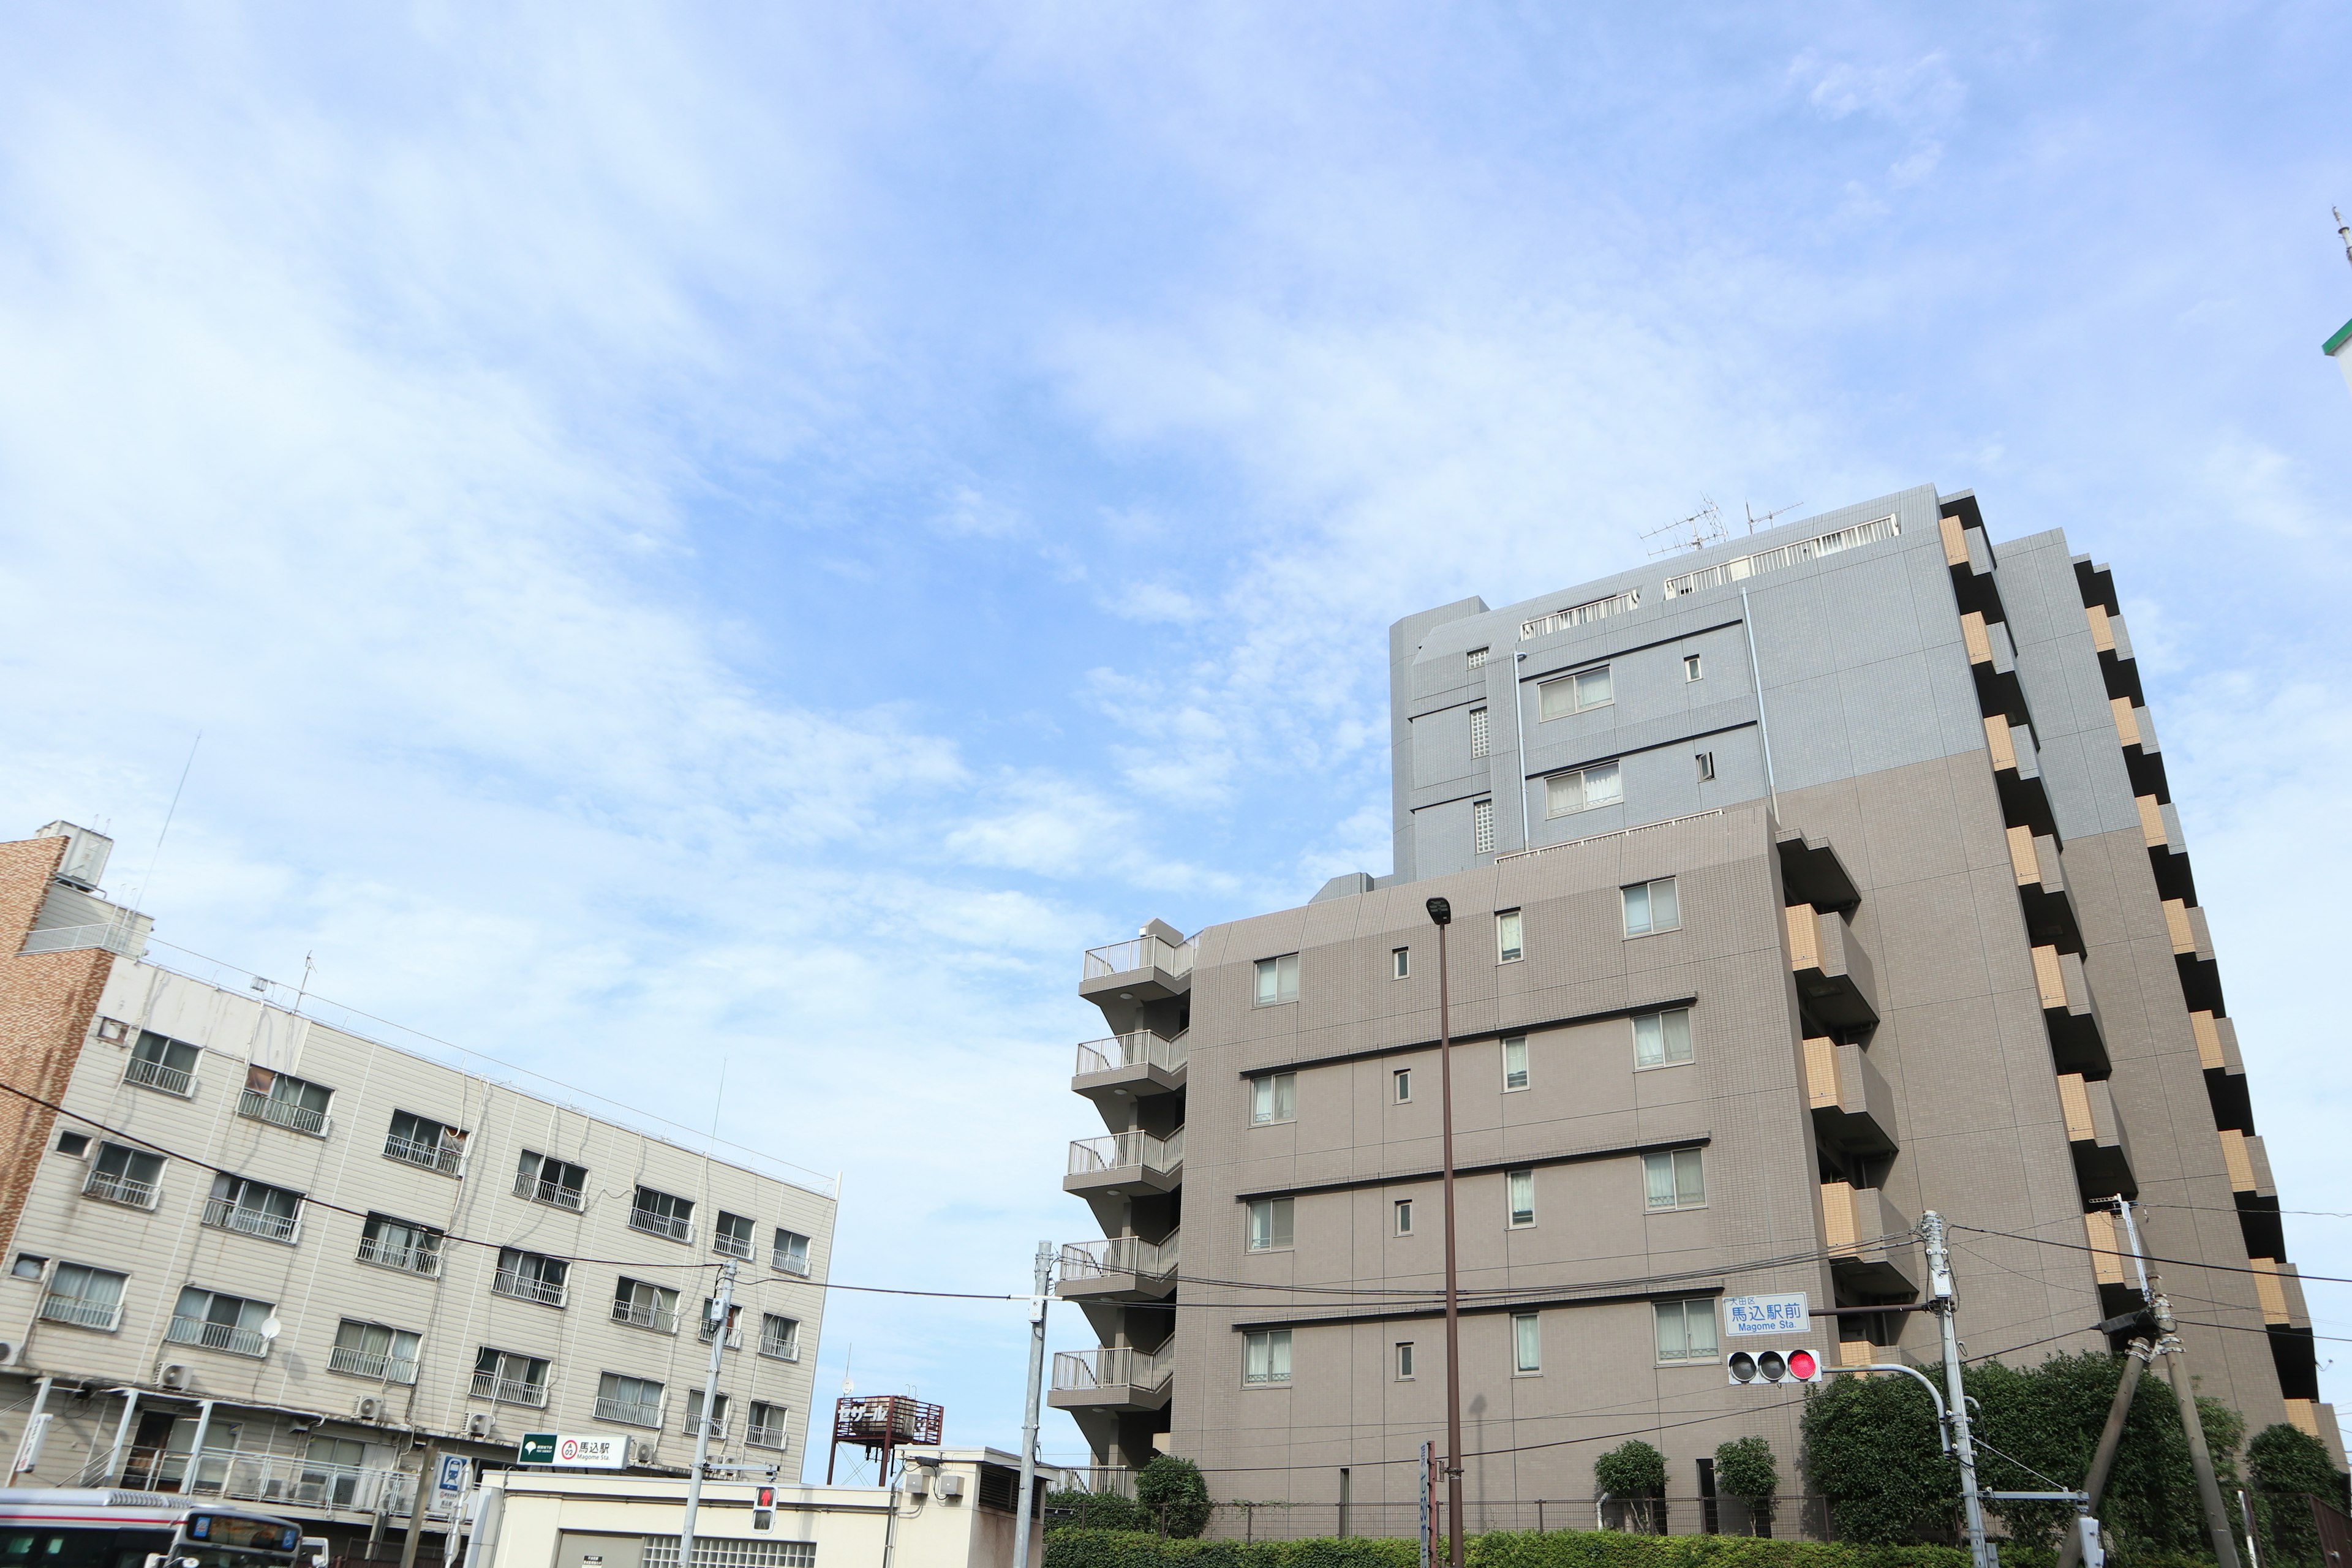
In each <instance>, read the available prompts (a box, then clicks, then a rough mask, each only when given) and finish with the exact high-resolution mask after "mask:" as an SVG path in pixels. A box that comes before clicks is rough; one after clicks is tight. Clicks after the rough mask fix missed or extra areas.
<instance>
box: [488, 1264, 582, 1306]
mask: <svg viewBox="0 0 2352 1568" xmlns="http://www.w3.org/2000/svg"><path fill="white" fill-rule="evenodd" d="M490 1289H492V1290H494V1291H496V1292H498V1294H499V1295H501V1296H512V1297H513V1298H514V1299H515V1300H518V1301H536V1302H538V1303H539V1304H540V1305H541V1306H542V1307H561V1306H562V1305H563V1298H564V1295H565V1291H564V1288H563V1287H562V1286H561V1285H556V1284H551V1283H550V1282H549V1281H547V1280H545V1279H533V1278H532V1277H531V1276H530V1275H528V1274H518V1273H515V1272H514V1271H513V1270H511V1269H507V1268H501V1269H499V1271H498V1272H497V1273H496V1274H494V1275H492V1276H491V1277H490Z"/></svg>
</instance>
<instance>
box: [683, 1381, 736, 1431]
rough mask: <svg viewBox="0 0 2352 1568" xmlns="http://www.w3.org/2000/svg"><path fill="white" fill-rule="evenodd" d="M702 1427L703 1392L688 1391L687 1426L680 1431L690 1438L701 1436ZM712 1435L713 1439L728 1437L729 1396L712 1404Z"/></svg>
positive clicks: (698, 1390)
mask: <svg viewBox="0 0 2352 1568" xmlns="http://www.w3.org/2000/svg"><path fill="white" fill-rule="evenodd" d="M701 1425H702V1390H700V1389H698V1388H690V1389H688V1390H687V1393H686V1425H685V1426H683V1427H681V1428H680V1430H682V1431H683V1432H685V1434H686V1435H687V1436H689V1437H692V1436H698V1435H699V1433H698V1428H699V1427H700V1426H701ZM710 1435H711V1436H713V1437H724V1436H727V1396H726V1395H725V1394H720V1395H719V1397H718V1398H717V1399H714V1400H712V1401H711V1404H710Z"/></svg>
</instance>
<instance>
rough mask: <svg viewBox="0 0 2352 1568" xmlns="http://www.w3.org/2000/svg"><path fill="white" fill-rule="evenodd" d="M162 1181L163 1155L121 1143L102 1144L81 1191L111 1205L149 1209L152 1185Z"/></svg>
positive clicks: (152, 1195)
mask: <svg viewBox="0 0 2352 1568" xmlns="http://www.w3.org/2000/svg"><path fill="white" fill-rule="evenodd" d="M162 1180H163V1155H161V1154H150V1153H149V1152H147V1151H146V1150H144V1149H130V1148H125V1147H124V1146H123V1145H122V1144H120V1143H101V1144H100V1145H99V1146H98V1158H97V1159H96V1160H95V1161H93V1162H91V1164H90V1169H89V1177H88V1178H87V1179H85V1180H84V1181H83V1183H82V1184H81V1190H82V1191H83V1193H85V1194H88V1195H89V1196H90V1197H93V1198H104V1199H105V1200H106V1201H107V1202H108V1203H110V1204H123V1205H128V1206H129V1207H131V1208H134V1209H152V1208H153V1207H154V1206H155V1185H156V1184H157V1183H158V1182H160V1181H162Z"/></svg>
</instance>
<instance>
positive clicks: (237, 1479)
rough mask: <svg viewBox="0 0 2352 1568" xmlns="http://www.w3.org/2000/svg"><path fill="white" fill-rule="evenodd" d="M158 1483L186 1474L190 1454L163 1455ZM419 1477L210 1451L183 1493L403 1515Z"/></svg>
mask: <svg viewBox="0 0 2352 1568" xmlns="http://www.w3.org/2000/svg"><path fill="white" fill-rule="evenodd" d="M164 1464H165V1467H166V1468H163V1475H162V1477H161V1478H160V1479H167V1480H169V1479H176V1477H177V1476H178V1475H184V1473H185V1471H186V1467H187V1456H186V1455H184V1454H171V1455H166V1456H164ZM413 1479H415V1478H414V1477H413V1476H410V1475H408V1474H406V1473H404V1472H402V1471H398V1470H385V1469H371V1468H363V1467H361V1466H358V1465H330V1464H321V1463H319V1462H318V1461H316V1460H312V1459H306V1458H301V1457H300V1456H299V1455H293V1454H255V1453H247V1452H243V1451H239V1450H236V1449H230V1448H206V1449H205V1453H204V1458H203V1459H202V1460H201V1461H200V1462H198V1464H197V1465H196V1467H195V1475H194V1479H191V1480H189V1481H188V1482H187V1484H186V1486H185V1490H186V1491H187V1492H189V1493H191V1494H194V1495H198V1496H209V1497H218V1498H222V1499H226V1500H234V1501H237V1502H257V1503H264V1504H276V1505H279V1506H285V1505H289V1504H291V1505H298V1506H299V1507H301V1508H303V1509H305V1510H324V1511H327V1512H334V1513H340V1512H351V1513H374V1512H377V1511H379V1510H382V1511H383V1512H386V1513H394V1514H404V1513H406V1512H407V1511H408V1499H409V1493H410V1491H411V1488H410V1486H409V1482H410V1481H412V1480H413Z"/></svg>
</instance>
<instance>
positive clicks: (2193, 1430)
mask: <svg viewBox="0 0 2352 1568" xmlns="http://www.w3.org/2000/svg"><path fill="white" fill-rule="evenodd" d="M2116 1208H2117V1209H2119V1210H2120V1211H2121V1212H2122V1214H2123V1218H2124V1236H2125V1238H2126V1240H2127V1241H2128V1242H2129V1243H2130V1245H2131V1249H2132V1263H2133V1265H2134V1267H2136V1268H2137V1269H2138V1270H2139V1293H2140V1295H2141V1297H2142V1298H2144V1299H2145V1300H2147V1310H2148V1312H2149V1314H2150V1315H2151V1316H2153V1317H2154V1318H2155V1319H2156V1333H2157V1340H2156V1348H2157V1349H2158V1351H2160V1352H2163V1353H2164V1354H2165V1355H2167V1356H2168V1357H2170V1358H2171V1362H2172V1364H2171V1366H2170V1367H2169V1368H2168V1373H2169V1374H2170V1376H2171V1379H2172V1396H2173V1398H2174V1399H2176V1400H2178V1401H2179V1405H2180V1430H2181V1435H2182V1436H2186V1437H2187V1438H2188V1439H2189V1468H2190V1469H2192V1470H2194V1471H2195V1472H2196V1473H2197V1500H2198V1501H2199V1502H2200V1503H2201V1504H2202V1505H2203V1506H2204V1509H2205V1534H2206V1538H2207V1539H2208V1540H2210V1541H2211V1542H2212V1543H2213V1559H2214V1561H2215V1562H2216V1563H2218V1564H2220V1568H2238V1541H2237V1535H2236V1532H2234V1531H2231V1528H2230V1516H2229V1514H2227V1513H2226V1512H2224V1511H2223V1510H2222V1503H2221V1481H2220V1480H2219V1479H2216V1478H2215V1476H2214V1474H2213V1451H2212V1449H2210V1447H2206V1444H2205V1421H2204V1418H2203V1417H2202V1416H2200V1415H2198V1414H2197V1385H2196V1384H2195V1382H2194V1381H2193V1380H2192V1379H2191V1378H2190V1377H2189V1351H2188V1348H2187V1347H2186V1346H2184V1345H2183V1344H2182V1343H2181V1342H2180V1335H2179V1333H2177V1332H2176V1331H2175V1324H2174V1323H2173V1321H2172V1303H2171V1302H2169V1301H2168V1300H2165V1299H2164V1280H2163V1279H2162V1277H2160V1276H2158V1275H2154V1274H2150V1273H2149V1272H2148V1271H2147V1257H2146V1255H2145V1254H2143V1253H2142V1251H2141V1250H2140V1244H2139V1226H2138V1225H2137V1222H2135V1221H2134V1220H2133V1218H2132V1206H2131V1203H2130V1201H2129V1200H2128V1199H2126V1198H2121V1197H2119V1198H2117V1199H2116Z"/></svg>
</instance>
